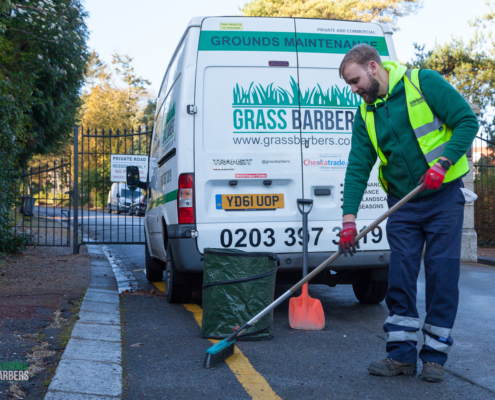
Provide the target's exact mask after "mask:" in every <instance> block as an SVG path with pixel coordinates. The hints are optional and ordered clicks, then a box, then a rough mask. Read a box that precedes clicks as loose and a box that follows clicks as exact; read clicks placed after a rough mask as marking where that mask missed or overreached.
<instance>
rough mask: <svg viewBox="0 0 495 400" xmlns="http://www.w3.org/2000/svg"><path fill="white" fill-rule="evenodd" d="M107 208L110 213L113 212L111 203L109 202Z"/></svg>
mask: <svg viewBox="0 0 495 400" xmlns="http://www.w3.org/2000/svg"><path fill="white" fill-rule="evenodd" d="M107 209H108V213H109V214H111V213H112V206H111V205H110V204H107Z"/></svg>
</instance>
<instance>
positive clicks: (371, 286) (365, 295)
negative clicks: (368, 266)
mask: <svg viewBox="0 0 495 400" xmlns="http://www.w3.org/2000/svg"><path fill="white" fill-rule="evenodd" d="M363 278H364V279H363ZM366 278H367V279H366ZM352 290H353V291H354V295H355V296H356V298H357V299H358V300H359V302H360V303H362V304H379V303H381V302H382V301H383V300H385V296H386V295H387V290H388V282H387V281H378V282H377V281H373V280H372V274H371V270H370V271H369V273H365V274H363V275H362V277H361V279H359V280H357V281H355V282H354V283H353V284H352Z"/></svg>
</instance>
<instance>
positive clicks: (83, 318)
mask: <svg viewBox="0 0 495 400" xmlns="http://www.w3.org/2000/svg"><path fill="white" fill-rule="evenodd" d="M87 248H88V253H89V254H90V255H91V256H92V257H93V258H92V261H91V279H90V284H89V288H88V290H87V292H86V295H85V297H84V300H83V302H82V304H81V309H80V313H79V317H80V319H79V320H78V322H77V323H76V324H75V325H74V328H73V329H72V333H71V338H70V340H69V343H68V345H67V348H66V350H65V352H64V354H63V356H62V359H61V361H60V363H59V365H58V368H57V371H56V372H55V376H54V377H53V379H52V381H51V383H50V386H49V387H48V392H47V394H46V396H45V399H48V400H58V399H64V400H94V399H105V398H108V399H115V398H121V396H122V338H121V328H120V310H119V290H118V288H119V285H118V283H117V279H116V275H117V277H118V278H119V279H121V280H123V279H126V280H128V281H132V280H131V279H130V277H129V276H126V275H124V274H123V273H120V274H115V273H114V270H115V267H116V266H115V265H113V264H112V263H111V262H110V261H109V259H108V258H107V255H106V254H105V252H104V251H103V249H102V247H101V246H91V245H88V246H87Z"/></svg>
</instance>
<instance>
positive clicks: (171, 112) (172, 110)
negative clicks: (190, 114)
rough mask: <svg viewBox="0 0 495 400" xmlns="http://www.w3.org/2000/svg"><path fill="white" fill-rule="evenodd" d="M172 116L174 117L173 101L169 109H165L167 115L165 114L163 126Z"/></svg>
mask: <svg viewBox="0 0 495 400" xmlns="http://www.w3.org/2000/svg"><path fill="white" fill-rule="evenodd" d="M173 117H175V102H174V103H172V107H170V110H168V111H167V115H166V116H165V126H166V125H167V124H168V123H169V122H170V120H171V119H172V118H173Z"/></svg>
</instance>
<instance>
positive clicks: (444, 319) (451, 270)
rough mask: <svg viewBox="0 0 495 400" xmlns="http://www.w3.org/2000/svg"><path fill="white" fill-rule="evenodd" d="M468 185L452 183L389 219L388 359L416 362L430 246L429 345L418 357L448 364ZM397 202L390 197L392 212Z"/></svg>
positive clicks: (426, 334)
mask: <svg viewBox="0 0 495 400" xmlns="http://www.w3.org/2000/svg"><path fill="white" fill-rule="evenodd" d="M463 186H464V185H463V184H462V181H461V180H457V181H455V182H452V183H451V184H450V185H448V186H447V187H446V188H445V189H443V190H441V191H439V192H435V193H433V194H431V195H429V196H426V197H422V198H419V199H416V200H413V201H410V202H409V203H406V204H405V205H403V206H402V207H401V208H400V209H399V210H398V211H396V212H395V213H394V214H392V215H391V216H390V217H389V218H388V221H387V238H388V243H389V245H390V249H391V255H390V271H389V277H388V280H389V289H388V292H387V298H386V302H387V306H388V309H389V310H390V313H389V317H388V318H387V320H386V321H385V324H384V326H383V329H384V330H385V332H386V333H387V352H388V353H389V354H388V357H389V358H392V359H394V360H397V361H402V362H408V363H416V362H417V350H416V344H417V341H418V333H417V332H418V331H419V328H420V322H419V315H418V310H417V309H416V294H417V280H418V275H419V270H420V266H421V254H422V251H423V246H424V244H425V242H426V249H425V257H424V264H425V280H426V318H425V321H424V324H423V326H422V330H423V335H424V339H425V342H424V345H423V348H422V349H421V351H420V353H419V356H420V358H421V359H422V360H423V362H426V361H432V362H436V363H439V364H441V365H444V364H445V362H446V361H447V353H448V352H449V350H450V348H451V346H452V343H453V340H452V338H451V337H450V332H451V330H452V327H453V326H454V320H455V317H456V314H457V305H458V302H459V289H458V282H459V272H460V256H461V237H462V224H463V219H464V196H463V194H462V191H461V187H463ZM398 201H399V199H398V198H397V197H395V196H393V195H390V196H389V198H388V205H389V207H391V206H393V205H394V204H396V203H397V202H398Z"/></svg>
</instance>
